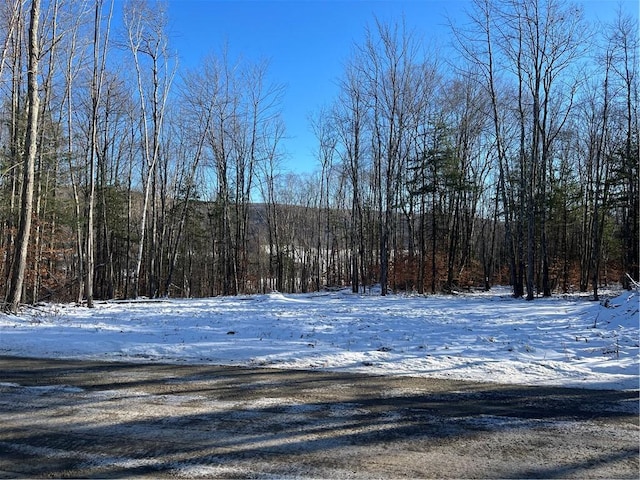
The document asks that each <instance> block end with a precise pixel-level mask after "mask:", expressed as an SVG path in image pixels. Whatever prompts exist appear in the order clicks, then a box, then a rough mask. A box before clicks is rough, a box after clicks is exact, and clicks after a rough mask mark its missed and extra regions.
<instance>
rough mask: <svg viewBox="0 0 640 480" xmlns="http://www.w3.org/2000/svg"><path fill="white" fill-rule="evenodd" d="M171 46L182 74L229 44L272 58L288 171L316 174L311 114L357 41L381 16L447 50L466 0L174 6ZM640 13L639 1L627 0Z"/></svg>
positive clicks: (604, 0)
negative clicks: (280, 88)
mask: <svg viewBox="0 0 640 480" xmlns="http://www.w3.org/2000/svg"><path fill="white" fill-rule="evenodd" d="M583 3H584V5H585V13H586V14H587V17H588V18H593V17H594V16H597V17H600V18H601V19H603V20H606V19H607V18H608V17H610V16H612V14H613V12H615V11H616V9H617V6H618V4H619V3H620V2H618V0H587V1H585V2H583ZM168 5H169V22H170V28H171V46H172V48H173V49H175V50H176V51H177V52H178V55H179V57H180V65H181V68H185V67H186V68H192V67H195V66H197V64H198V62H199V61H200V60H201V59H202V58H203V57H205V56H206V55H207V54H209V53H211V52H212V51H219V50H220V48H221V47H222V46H223V45H224V44H225V42H226V43H227V45H228V48H229V50H230V53H231V54H232V56H237V55H242V56H243V57H245V58H247V59H250V60H262V59H268V60H269V61H270V66H269V72H270V77H271V80H272V81H273V82H275V83H279V84H284V85H285V87H286V92H285V97H284V103H283V106H282V107H283V115H284V121H285V123H286V128H287V137H288V138H287V139H286V145H285V148H286V150H287V151H288V158H287V162H286V167H287V168H288V169H290V170H294V171H297V172H310V171H312V170H314V169H315V167H316V160H315V151H314V148H315V143H316V142H315V137H314V135H313V133H312V132H311V130H310V123H309V121H308V118H309V115H311V114H313V113H314V112H316V111H318V110H319V109H320V108H321V107H322V106H325V105H329V104H330V102H331V101H332V99H333V98H334V96H335V94H336V93H337V87H336V81H337V79H338V78H339V77H340V75H341V73H342V70H343V65H344V62H345V61H346V60H347V59H348V57H349V54H350V51H351V48H352V46H353V45H354V43H357V42H360V40H362V38H363V35H364V30H365V26H367V25H371V24H372V22H373V21H374V18H375V17H377V18H379V19H380V20H382V21H394V20H400V19H401V18H402V16H403V15H404V17H405V21H406V24H407V26H408V27H409V28H410V29H415V30H416V32H417V33H418V34H419V35H423V36H424V39H425V40H426V41H427V42H430V43H432V44H433V43H435V44H436V45H440V47H442V48H444V47H445V45H446V43H447V42H448V40H449V38H450V35H449V30H448V27H447V26H446V22H447V17H451V18H453V19H454V20H455V19H456V18H460V16H461V15H462V12H463V11H464V9H465V8H466V7H467V6H468V5H469V2H468V1H466V0H449V1H447V0H169V1H168ZM622 5H623V6H624V8H625V10H628V11H630V12H635V14H636V15H637V10H638V2H637V0H624V1H623V2H622Z"/></svg>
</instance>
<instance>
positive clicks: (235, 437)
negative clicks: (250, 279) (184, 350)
mask: <svg viewBox="0 0 640 480" xmlns="http://www.w3.org/2000/svg"><path fill="white" fill-rule="evenodd" d="M638 445H639V428H638V392H637V391H635V392H617V391H593V390H570V389H559V388H527V387H519V386H505V385H492V384H477V383H467V382H457V381H446V380H431V379H418V378H398V377H380V376H364V375H350V374H343V373H326V372H325V373H322V372H303V371H281V370H272V369H246V368H232V367H221V366H187V365H166V364H141V363H137V364H131V363H100V362H86V361H54V360H35V359H22V358H8V357H0V477H5V478H7V477H9V478H13V477H101V478H109V477H111V478H114V477H149V478H151V477H153V478H158V477H178V478H197V477H206V478H219V477H223V478H247V477H249V478H301V477H302V478H307V477H313V478H367V479H368V478H400V477H405V478H429V477H439V478H459V477H465V478H474V477H475V478H490V477H493V478H497V477H499V478H525V477H530V478H531V477H538V478H540V477H544V478H550V477H564V478H567V477H569V478H589V477H591V478H598V477H599V478H637V477H638V472H639V455H638Z"/></svg>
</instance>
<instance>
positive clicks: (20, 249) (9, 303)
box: [5, 0, 40, 313]
mask: <svg viewBox="0 0 640 480" xmlns="http://www.w3.org/2000/svg"><path fill="white" fill-rule="evenodd" d="M39 19H40V0H32V3H31V13H30V25H29V44H28V52H29V60H28V71H27V134H26V139H25V144H26V145H25V153H24V180H23V184H22V199H21V211H20V223H19V227H18V235H17V237H16V257H15V258H14V260H13V263H12V265H11V285H10V287H9V292H8V295H7V299H6V302H5V310H6V311H9V312H13V313H17V311H18V307H19V306H20V301H21V299H22V286H23V284H24V274H25V270H26V267H27V253H28V248H29V236H30V233H31V214H32V211H33V189H34V179H35V160H36V154H37V150H38V113H39V109H40V97H39V96H38V62H39V57H40V48H39V45H38V24H39Z"/></svg>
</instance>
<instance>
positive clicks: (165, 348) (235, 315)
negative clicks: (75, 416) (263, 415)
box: [0, 288, 640, 389]
mask: <svg viewBox="0 0 640 480" xmlns="http://www.w3.org/2000/svg"><path fill="white" fill-rule="evenodd" d="M639 298H640V296H639V294H638V292H624V293H622V294H621V295H619V296H617V297H615V298H612V299H610V300H609V301H608V302H606V303H605V304H600V303H596V302H590V301H588V300H585V299H582V298H578V297H568V298H550V299H537V300H535V301H533V302H526V301H523V300H517V299H513V298H511V297H510V296H509V294H508V290H506V289H499V288H498V289H495V290H494V291H492V292H489V293H482V294H465V295H459V296H429V297H422V296H407V295H389V296H386V297H381V296H365V295H354V294H351V293H348V292H345V291H341V292H333V293H318V294H307V295H303V294H299V295H282V294H279V293H273V294H268V295H255V296H244V297H218V298H210V299H192V300H173V299H163V300H153V301H149V300H146V301H145V300H141V301H132V302H104V303H98V304H97V306H96V308H95V309H87V308H82V307H76V306H73V305H62V304H48V305H44V306H41V307H38V308H34V309H27V310H25V311H24V313H23V314H22V315H20V316H6V315H0V354H1V355H17V356H36V357H45V358H84V359H102V360H135V359H142V360H145V361H163V362H190V363H214V364H228V365H246V366H274V367H281V368H297V369H332V370H345V371H357V372H367V373H376V374H389V375H414V376H431V377H446V378H455V379H468V380H479V381H491V382H499V383H515V384H532V385H559V386H574V387H575V386H579V387H585V388H614V389H634V388H638V378H639V365H640V362H639V358H640V357H639V348H638V346H639V332H640V328H639V316H638V303H639Z"/></svg>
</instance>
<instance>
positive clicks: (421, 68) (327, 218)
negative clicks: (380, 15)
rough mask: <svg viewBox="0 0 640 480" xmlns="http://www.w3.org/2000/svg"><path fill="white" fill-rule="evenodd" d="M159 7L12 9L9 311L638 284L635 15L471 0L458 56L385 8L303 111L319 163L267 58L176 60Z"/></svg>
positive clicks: (456, 28)
mask: <svg viewBox="0 0 640 480" xmlns="http://www.w3.org/2000/svg"><path fill="white" fill-rule="evenodd" d="M116 14H118V15H122V18H121V19H118V21H117V22H116V21H115V20H114V16H115V15H116ZM168 22H169V19H168V16H167V8H166V5H164V4H162V3H161V2H155V1H152V0H126V1H125V2H124V4H123V6H122V9H121V10H120V9H118V10H117V11H116V9H115V8H114V2H113V0H96V1H72V0H29V1H23V0H6V1H4V2H2V3H1V4H0V95H1V97H2V101H1V102H0V147H1V150H0V230H1V231H0V279H2V280H1V281H0V295H2V300H3V305H4V311H6V312H16V311H18V309H19V307H20V306H21V305H23V304H30V303H36V302H41V301H65V302H77V303H78V304H84V305H86V306H88V307H92V306H93V304H94V301H97V300H105V299H126V298H137V297H149V298H155V297H164V296H170V297H209V296H216V295H236V294H248V293H258V292H270V291H280V292H308V291H317V290H321V289H327V288H351V289H352V291H353V292H366V291H368V290H369V289H372V288H374V287H375V289H376V290H375V291H379V292H381V294H383V295H384V294H386V293H388V292H397V291H407V292H415V293H417V294H436V293H441V292H448V293H452V292H457V291H461V290H465V289H472V288H483V289H488V288H490V287H491V286H492V285H496V284H500V285H511V286H512V289H513V295H514V296H515V297H522V298H523V299H527V300H534V299H535V298H538V297H541V296H542V297H544V296H550V295H553V294H557V293H559V294H562V293H567V292H573V291H581V292H591V293H592V295H593V298H594V299H598V295H599V293H598V289H599V288H601V287H602V286H603V285H608V284H615V283H621V284H622V286H623V287H628V286H629V285H630V284H631V283H633V282H637V281H638V280H639V245H640V239H639V227H638V223H639V222H638V216H639V212H638V209H639V208H638V207H639V195H638V190H639V151H638V146H639V143H640V142H639V125H638V87H639V84H638V48H639V43H638V22H637V18H634V17H631V16H629V15H627V14H625V13H624V12H622V10H620V11H619V13H618V14H617V16H616V17H615V20H614V21H612V22H610V23H608V24H604V25H603V24H597V25H596V24H594V23H589V22H588V21H587V20H586V19H585V17H584V15H583V11H582V8H581V6H580V4H575V3H571V2H568V1H564V0H472V1H470V2H469V10H468V15H467V18H466V20H465V22H462V23H461V24H460V25H457V24H453V23H452V24H451V25H450V38H449V41H450V42H449V43H450V44H451V50H450V51H448V52H447V53H445V52H443V51H437V50H436V49H434V48H432V47H430V46H429V45H430V44H429V42H428V41H427V40H425V38H428V32H420V31H418V30H413V29H410V28H408V27H407V25H406V22H405V21H404V20H403V19H398V20H397V21H396V22H393V23H385V22H381V21H379V20H377V19H376V18H375V17H372V19H371V23H370V24H369V26H368V27H367V28H366V31H365V35H364V37H363V38H364V40H363V41H361V42H359V43H356V44H354V45H352V46H351V50H350V54H349V56H348V58H347V61H346V62H345V64H344V71H343V72H342V75H341V77H340V78H339V79H338V82H339V93H338V94H337V95H336V97H335V98H334V99H333V101H332V102H331V103H330V104H329V105H326V106H325V107H323V108H322V109H320V110H319V111H317V112H314V113H313V114H312V115H310V120H309V128H310V129H312V131H313V132H314V135H315V138H316V139H317V147H316V158H317V169H316V170H315V172H314V173H313V174H300V173H295V172H290V171H287V170H285V169H284V168H283V158H284V156H285V155H286V151H285V143H286V135H287V126H286V125H285V124H284V121H283V118H282V114H281V106H282V99H283V98H284V96H285V95H286V89H285V88H284V87H283V85H284V84H283V83H277V82H274V81H273V80H272V79H271V76H270V75H269V64H268V62H266V61H257V62H256V61H248V60H246V59H242V58H233V57H232V56H231V55H230V54H229V52H228V49H226V48H225V47H224V45H221V46H220V49H219V50H217V51H215V52H211V53H210V54H209V55H208V56H207V57H206V59H204V60H203V61H202V62H201V64H200V65H199V66H198V67H197V68H194V69H184V70H182V69H180V68H179V65H178V62H177V61H176V54H175V52H174V51H173V50H172V47H171V35H170V33H169V32H170V29H169V28H168ZM418 23H419V22H418ZM116 24H117V25H118V27H119V28H115V26H114V25H116ZM452 52H453V53H452ZM274 54H277V52H274ZM282 81H283V82H284V81H286V79H282Z"/></svg>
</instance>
